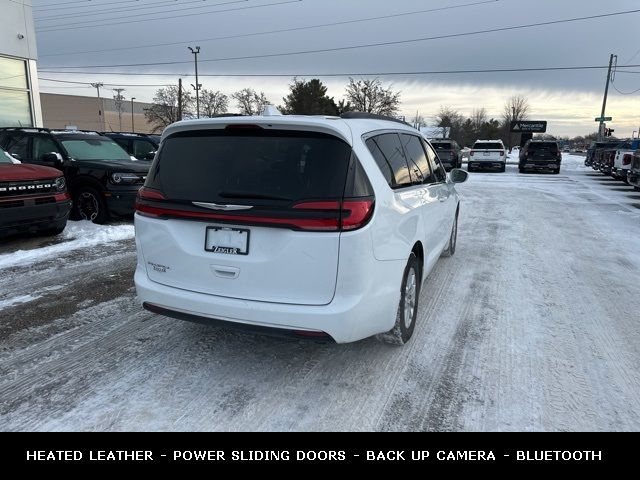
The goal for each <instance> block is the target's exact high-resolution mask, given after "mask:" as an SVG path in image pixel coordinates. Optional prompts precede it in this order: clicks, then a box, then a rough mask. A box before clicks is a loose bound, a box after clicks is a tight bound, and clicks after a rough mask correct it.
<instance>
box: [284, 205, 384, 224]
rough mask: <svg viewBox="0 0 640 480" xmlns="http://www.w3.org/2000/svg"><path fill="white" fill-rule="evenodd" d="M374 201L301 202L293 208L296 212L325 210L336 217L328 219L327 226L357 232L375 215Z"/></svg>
mask: <svg viewBox="0 0 640 480" xmlns="http://www.w3.org/2000/svg"><path fill="white" fill-rule="evenodd" d="M373 203H374V202H373V200H372V199H369V198H367V199H351V200H343V201H342V203H340V202H337V201H335V202H300V203H296V204H295V205H294V206H293V208H294V209H296V210H324V211H326V212H327V213H333V214H334V216H332V217H331V218H327V219H326V221H327V226H332V227H334V228H333V229H335V230H338V229H341V230H343V231H351V230H357V229H358V228H361V227H364V226H365V225H366V224H367V222H368V221H369V219H370V218H371V214H372V213H373Z"/></svg>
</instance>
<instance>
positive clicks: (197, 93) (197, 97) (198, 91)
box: [187, 46, 202, 118]
mask: <svg viewBox="0 0 640 480" xmlns="http://www.w3.org/2000/svg"><path fill="white" fill-rule="evenodd" d="M187 48H188V49H189V50H191V53H193V56H194V57H195V62H196V84H195V85H194V84H193V83H192V84H191V86H192V87H193V89H194V90H195V91H196V117H197V118H200V95H199V93H200V87H202V85H200V84H199V83H198V54H199V53H200V47H198V46H196V48H195V50H194V49H193V48H191V47H187Z"/></svg>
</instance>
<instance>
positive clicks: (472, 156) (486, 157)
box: [467, 140, 507, 172]
mask: <svg viewBox="0 0 640 480" xmlns="http://www.w3.org/2000/svg"><path fill="white" fill-rule="evenodd" d="M485 168H490V169H495V168H497V169H498V171H500V172H504V171H506V169H507V151H506V149H505V148H504V143H502V140H476V143H474V144H473V148H472V149H471V151H470V152H469V163H468V164H467V170H469V171H470V172H473V171H474V170H477V169H485Z"/></svg>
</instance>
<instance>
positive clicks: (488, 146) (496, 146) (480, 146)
mask: <svg viewBox="0 0 640 480" xmlns="http://www.w3.org/2000/svg"><path fill="white" fill-rule="evenodd" d="M473 148H474V149H476V150H504V147H503V146H502V144H501V143H497V142H476V144H475V145H474V146H473Z"/></svg>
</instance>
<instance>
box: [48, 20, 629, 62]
mask: <svg viewBox="0 0 640 480" xmlns="http://www.w3.org/2000/svg"><path fill="white" fill-rule="evenodd" d="M638 12H640V9H636V10H627V11H623V12H614V13H605V14H600V15H590V16H588V17H576V18H569V19H564V20H551V21H548V22H538V23H529V24H524V25H514V26H510V27H499V28H492V29H486V30H476V31H473V32H463V33H452V34H448V35H436V36H432V37H421V38H413V39H409V40H394V41H388V42H377V43H368V44H361V45H348V46H343V47H333V48H320V49H315V50H299V51H293V52H281V53H271V54H263V55H246V56H241V57H223V58H211V59H207V60H200V62H201V63H205V62H225V61H231V60H255V59H257V58H273V57H283V56H290V55H307V54H311V53H325V52H338V51H345V50H354V49H360V48H371V47H382V46H390V45H400V44H407V43H416V42H425V41H429V40H439V39H444V38H456V37H466V36H471V35H482V34H486V33H494V32H504V31H510V30H518V29H522V28H533V27H540V26H545V25H557V24H562V23H568V22H578V21H584V20H593V19H596V18H604V17H613V16H619V15H628V14H631V13H638ZM188 63H191V62H188V61H174V62H154V63H128V64H127V63H125V64H115V65H74V66H56V67H53V66H52V67H45V68H65V69H66V68H115V67H150V66H158V65H183V64H188Z"/></svg>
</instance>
